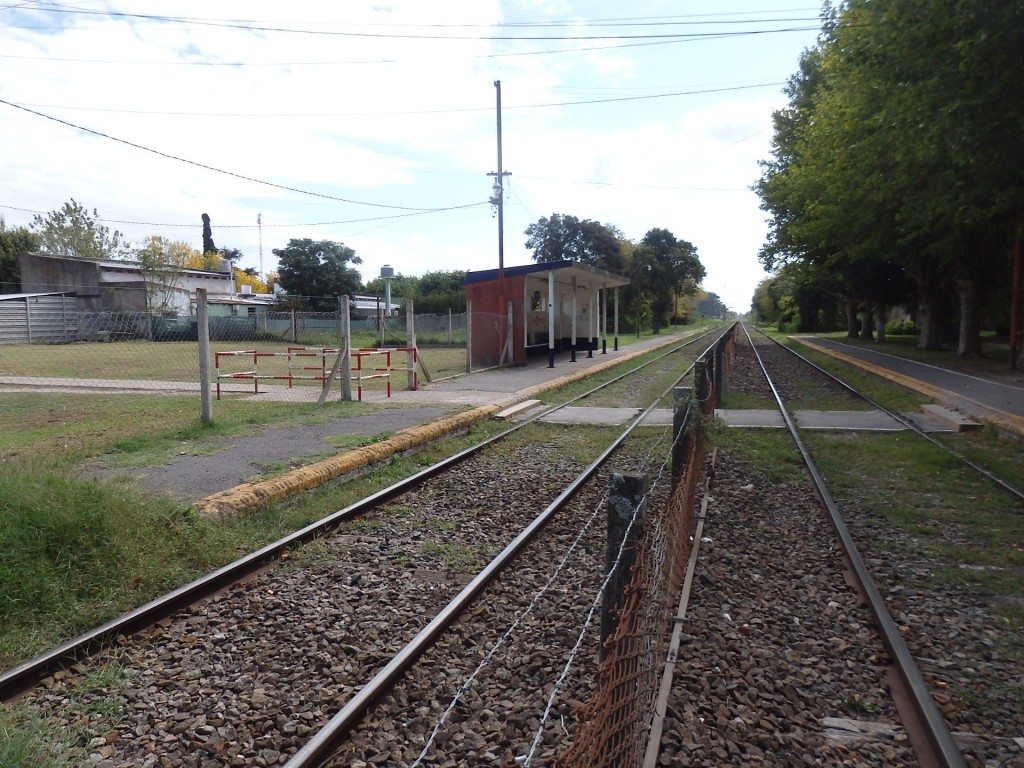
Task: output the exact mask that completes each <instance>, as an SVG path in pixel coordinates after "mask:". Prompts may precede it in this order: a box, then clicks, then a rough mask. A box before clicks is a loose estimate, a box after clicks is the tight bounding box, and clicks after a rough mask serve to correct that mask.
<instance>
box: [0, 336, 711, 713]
mask: <svg viewBox="0 0 1024 768" xmlns="http://www.w3.org/2000/svg"><path fill="white" fill-rule="evenodd" d="M710 333H711V331H709V332H708V333H707V334H702V335H700V336H695V337H693V338H691V339H687V340H686V341H685V342H684V343H683V344H680V345H677V346H674V347H673V348H672V349H670V350H668V351H666V352H664V353H663V354H661V355H658V356H656V357H653V358H652V359H651V360H649V361H646V362H645V363H642V364H641V365H638V366H635V367H633V368H631V369H630V370H629V371H627V372H625V373H623V374H621V375H619V376H616V377H615V378H613V379H611V380H609V381H607V382H604V383H603V384H601V385H598V386H597V387H594V388H593V389H591V390H589V391H587V392H584V393H583V394H581V395H578V396H576V397H573V398H571V399H569V400H568V401H566V402H565V403H561V404H559V405H556V406H553V407H552V408H549V409H546V410H544V411H542V412H540V413H538V414H537V415H536V416H534V417H532V418H531V419H528V420H524V421H523V422H520V423H518V424H516V425H514V426H512V427H510V428H509V429H507V430H504V431H502V432H500V433H498V434H497V435H493V436H491V437H489V438H487V439H486V440H483V441H481V442H479V443H477V444H476V445H473V446H470V447H469V448H466V449H465V450H463V451H460V452H459V453H456V454H454V455H452V456H450V457H448V458H446V459H442V460H441V461H439V462H437V463H435V464H432V465H431V466H429V467H426V468H424V469H422V470H420V471H419V472H416V473H415V474H413V475H410V476H409V477H407V478H405V479H403V480H400V481H398V482H396V483H394V484H393V485H390V486H388V487H387V488H384V489H382V490H380V491H377V492H376V493H373V494H371V495H370V496H367V497H365V498H364V499H361V500H360V501H357V502H355V503H354V504H351V505H349V506H347V507H345V508H344V509H341V510H338V511H336V512H333V513H331V514H330V515H327V516H326V517H324V518H322V519H320V520H317V521H316V522H313V523H311V524H309V525H307V526H305V527H304V528H301V529H299V530H297V531H295V532H293V533H291V534H288V535H287V536H284V537H283V538H281V539H278V540H277V541H275V542H273V543H271V544H268V545H266V546H264V547H262V548H260V549H258V550H256V551H254V552H251V553H249V554H248V555H245V556H243V557H241V558H239V559H237V560H234V561H232V562H230V563H228V564H226V565H224V566H222V567H220V568H218V569H217V570H215V571H212V572H210V573H208V574H206V575H205V576H201V577H200V578H198V579H196V580H194V581H192V582H190V583H188V584H185V585H183V586H181V587H178V588H177V589H175V590H172V591H171V592H168V593H166V594H164V595H161V596H160V597H157V598H155V599H153V600H151V601H149V602H147V603H145V604H143V605H141V606H139V607H137V608H135V609H133V610H131V611H128V612H126V613H124V614H122V615H121V616H118V617H116V618H114V619H112V620H110V621H108V622H106V623H105V624H103V625H101V626H99V627H94V628H93V629H90V630H89V631H87V632H84V633H83V634H81V635H79V636H77V637H75V638H72V639H70V640H68V641H66V642H64V643H61V644H60V645H58V646H56V647H54V648H52V649H50V650H48V651H46V652H44V653H42V654H40V655H38V656H36V657H34V658H32V659H28V660H26V661H24V662H22V663H20V664H17V665H15V666H13V667H11V668H10V669H7V670H4V671H2V672H0V701H8V700H11V699H14V698H16V697H18V696H19V695H21V694H22V693H24V692H25V691H27V690H29V689H30V688H32V687H33V686H35V685H38V684H39V682H41V681H42V680H44V679H45V678H46V677H47V676H49V675H51V674H53V672H55V671H57V670H59V669H62V668H65V667H67V666H69V665H70V664H72V663H74V662H75V661H77V660H79V659H81V658H84V657H86V656H88V655H89V654H90V653H93V652H95V651H96V650H98V649H100V648H102V647H103V646H104V645H105V644H106V643H109V642H110V640H111V639H113V638H115V637H117V636H119V635H132V634H135V633H136V632H139V631H141V630H143V629H146V628H148V627H151V626H153V624H155V623H156V622H158V621H160V620H162V619H165V618H167V617H168V616H170V615H172V614H173V613H175V612H176V611H178V610H181V609H182V608H185V607H187V606H189V605H194V604H195V603H197V602H199V601H201V600H203V599H205V598H207V597H210V596H211V595H214V594H216V593H217V592H219V591H221V590H223V589H225V588H227V587H229V586H231V585H232V584H235V583H237V582H239V581H242V580H243V579H245V578H247V577H249V576H251V575H252V574H254V573H256V572H258V571H259V570H261V569H262V568H265V567H267V566H269V565H270V564H271V563H273V562H274V561H276V560H278V559H280V557H281V555H282V554H283V553H284V552H286V551H288V550H290V549H294V548H295V547H297V546H300V545H302V544H305V543H307V542H309V541H312V540H314V539H316V538H317V537H319V536H322V535H324V534H325V533H327V532H329V531H330V530H332V529H334V528H336V527H337V526H339V525H340V524H341V523H343V522H345V521H347V520H350V519H352V518H354V517H358V516H360V515H363V514H366V513H367V512H369V511H370V510H372V509H373V508H374V507H376V506H378V505H380V504H382V503H384V502H386V501H388V500H390V499H392V498H394V497H395V496H398V495H400V494H402V493H405V492H407V491H409V490H412V489H413V488H415V487H416V486H417V485H419V484H421V483H423V482H424V481H426V480H428V479H430V478H431V477H434V476H436V475H438V474H441V473H442V472H444V471H446V470H447V469H449V468H450V467H452V466H454V465H456V464H458V463H460V462H462V461H464V460H466V459H468V458H469V457H471V456H473V455H474V454H476V453H478V452H480V451H482V450H484V449H485V448H487V447H488V446H490V445H492V444H493V443H496V442H498V441H499V440H502V439H504V438H506V437H508V436H509V435H511V434H512V433H514V432H516V431H517V430H519V429H522V428H524V427H526V426H527V425H528V424H531V423H533V422H534V421H536V420H537V419H539V418H541V417H543V416H545V415H547V414H549V413H551V412H553V411H556V410H558V409H559V408H564V407H566V406H568V405H570V404H572V403H574V402H577V401H578V400H581V399H583V398H585V397H587V396H589V395H591V394H593V393H595V392H597V391H599V390H600V389H602V388H603V387H606V386H609V385H610V384H612V383H614V382H616V381H619V380H620V379H622V378H624V377H625V376H629V375H632V374H633V373H636V372H638V371H641V370H643V369H644V368H645V367H647V366H648V365H652V364H654V363H655V362H657V361H658V360H661V359H663V358H664V357H667V356H668V355H671V354H673V353H675V352H677V351H679V350H680V349H683V348H684V347H686V346H689V345H691V344H694V343H696V342H698V341H700V340H702V339H704V338H706V337H707V336H708V335H709V334H710Z"/></svg>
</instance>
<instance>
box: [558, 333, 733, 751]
mask: <svg viewBox="0 0 1024 768" xmlns="http://www.w3.org/2000/svg"><path fill="white" fill-rule="evenodd" d="M731 350H732V336H731V334H730V336H729V338H728V340H727V341H725V342H724V343H720V344H719V345H717V346H716V349H715V350H714V351H713V352H712V353H710V354H709V355H707V357H706V358H704V359H702V360H700V361H698V362H697V364H696V365H695V367H694V387H693V396H692V397H690V398H687V399H686V400H684V401H681V402H680V403H679V404H677V407H681V408H683V409H685V410H684V414H685V415H684V418H683V426H682V429H681V430H680V431H679V434H678V435H677V436H676V441H675V445H674V446H673V488H672V492H671V494H670V497H669V500H668V503H667V504H666V505H665V506H664V508H662V509H658V510H654V509H650V510H648V511H647V514H646V517H645V518H644V521H643V526H644V530H643V536H642V538H641V541H640V546H639V547H638V549H637V553H636V560H635V564H634V566H633V577H632V580H631V582H630V583H629V585H628V586H627V587H626V589H625V592H624V601H623V603H622V605H621V608H620V610H619V612H618V624H617V627H616V629H615V631H614V633H613V634H612V635H611V637H610V638H609V639H608V640H607V642H606V644H605V651H606V652H607V655H606V656H605V658H604V660H603V661H602V662H601V665H600V667H599V670H598V674H597V678H596V682H595V686H594V691H593V694H592V695H591V698H590V700H589V701H588V702H587V703H586V704H584V705H583V706H582V707H581V708H580V709H579V710H578V711H577V712H576V715H575V717H576V720H577V723H578V725H577V729H576V734H575V738H574V740H573V742H572V744H571V745H570V746H569V747H568V748H567V749H566V750H565V752H564V753H563V754H561V755H560V756H559V758H558V760H557V763H556V764H557V765H558V766H560V768H640V767H641V766H646V765H658V764H660V763H657V762H650V761H648V762H645V758H647V757H649V755H648V749H649V746H648V743H649V740H650V737H651V733H652V724H653V723H654V722H655V718H656V717H657V709H658V707H657V704H658V697H659V691H660V688H661V680H662V676H663V673H664V670H665V667H666V664H667V663H671V661H672V660H671V659H670V658H669V655H668V649H669V638H670V636H671V633H672V626H673V615H674V612H675V609H676V604H677V601H678V597H679V592H680V588H681V586H682V584H683V579H684V575H685V573H686V569H687V563H688V560H689V557H690V552H691V550H692V533H693V530H694V510H695V507H696V497H697V487H698V481H699V480H700V477H701V475H702V474H703V472H704V461H705V456H706V453H707V448H708V439H707V436H706V430H705V429H704V428H703V426H704V424H705V423H706V422H705V420H707V419H710V418H712V417H713V416H714V409H715V405H716V403H717V402H718V400H719V396H720V392H721V390H722V388H723V385H724V380H725V375H726V368H727V366H728V362H729V360H731V359H732V351H731ZM659 732H660V731H659ZM653 754H654V756H655V757H656V755H657V745H654V753H653Z"/></svg>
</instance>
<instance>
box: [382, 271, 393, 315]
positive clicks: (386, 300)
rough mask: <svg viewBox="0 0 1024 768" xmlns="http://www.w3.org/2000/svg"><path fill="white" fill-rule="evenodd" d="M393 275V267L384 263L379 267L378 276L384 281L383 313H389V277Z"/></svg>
mask: <svg viewBox="0 0 1024 768" xmlns="http://www.w3.org/2000/svg"><path fill="white" fill-rule="evenodd" d="M394 276H395V268H394V267H392V266H391V265H390V264H385V265H384V266H383V267H381V268H380V277H381V280H383V281H384V315H385V316H390V315H391V278H393V277H394Z"/></svg>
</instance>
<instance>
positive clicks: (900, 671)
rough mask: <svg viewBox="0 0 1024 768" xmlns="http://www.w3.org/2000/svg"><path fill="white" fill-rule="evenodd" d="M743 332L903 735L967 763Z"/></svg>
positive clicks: (954, 763) (924, 755)
mask: <svg viewBox="0 0 1024 768" xmlns="http://www.w3.org/2000/svg"><path fill="white" fill-rule="evenodd" d="M743 332H744V333H745V334H746V336H747V341H748V342H750V346H751V348H752V349H753V350H754V355H755V356H756V357H757V362H758V364H759V365H760V366H761V370H762V371H763V372H764V376H765V378H766V379H767V381H768V386H769V387H771V390H772V394H773V395H775V401H776V403H777V404H778V406H779V410H780V411H781V412H782V418H783V420H784V421H785V422H786V426H787V428H788V429H789V434H790V436H791V437H792V438H793V441H794V442H795V443H796V446H797V448H798V450H799V451H800V455H801V456H802V457H803V461H804V464H805V465H806V467H807V470H808V472H810V475H811V478H812V480H813V481H814V488H815V492H816V493H817V495H818V498H819V499H820V500H821V502H822V504H823V505H824V506H825V509H826V510H827V512H828V515H829V519H830V521H831V522H832V527H833V529H834V530H835V532H836V535H837V536H838V537H839V540H840V543H841V545H842V547H843V554H844V555H845V556H846V558H847V560H848V561H849V563H850V566H851V568H852V569H853V573H854V577H855V578H856V580H857V586H858V589H859V590H860V592H861V594H862V595H863V596H864V597H865V598H866V599H867V602H868V609H869V610H870V611H871V614H872V616H873V617H874V619H875V623H876V624H877V625H878V628H879V631H880V632H881V635H882V641H883V643H884V644H885V646H886V648H887V649H888V651H889V655H890V656H891V657H892V659H893V665H894V671H895V674H896V675H897V676H898V679H899V682H900V683H901V684H902V686H903V688H904V689H905V692H906V694H907V696H906V697H905V698H903V697H899V696H894V697H893V701H894V704H895V705H896V708H897V711H898V712H899V715H900V719H901V720H902V721H903V725H904V727H905V728H906V731H907V734H908V735H909V736H910V739H911V741H912V742H913V744H914V748H915V751H916V752H917V756H918V759H919V760H920V762H921V765H927V766H933V767H934V768H966V765H967V764H966V763H965V762H964V757H963V754H962V753H961V752H960V748H959V747H958V746H957V744H956V741H955V740H954V739H953V735H952V733H950V730H949V726H948V725H947V724H946V721H945V720H944V719H943V717H942V715H941V714H940V713H939V710H938V708H937V707H936V706H935V700H934V699H933V698H932V695H931V692H930V691H929V690H928V686H927V685H926V684H925V682H924V678H923V677H922V676H921V672H920V670H919V669H918V667H917V662H915V661H914V657H913V656H912V655H911V653H910V650H909V649H908V648H907V645H906V643H905V642H904V641H903V637H902V636H901V635H900V631H899V628H898V627H897V625H896V622H895V621H893V618H892V616H891V615H890V614H889V609H888V607H887V606H886V604H885V600H884V599H882V596H881V594H880V593H879V592H878V588H877V587H876V586H875V582H874V579H873V578H872V576H871V572H870V571H869V570H868V568H867V565H865V563H864V559H863V558H862V557H861V555H860V552H859V551H858V550H857V546H856V544H855V543H854V541H853V536H852V535H851V534H850V530H849V528H848V527H847V525H846V522H845V521H844V520H843V517H842V514H841V513H840V511H839V508H838V507H837V506H836V503H835V501H834V500H833V499H832V495H831V493H829V490H828V487H827V486H826V484H825V480H824V478H823V477H822V476H821V474H820V473H819V472H818V468H817V467H816V466H815V464H814V461H813V460H812V459H811V454H810V452H809V451H808V449H807V446H806V445H805V444H804V442H803V440H802V439H801V438H800V434H799V430H798V429H797V426H796V423H795V422H794V421H793V419H792V417H791V416H790V414H789V411H788V410H787V409H786V405H785V403H783V401H782V396H781V395H780V394H779V391H778V389H777V388H776V387H775V382H773V381H772V378H771V376H770V375H769V374H768V369H767V367H766V366H765V364H764V361H763V360H762V359H761V355H760V353H759V352H758V351H757V346H756V345H755V344H754V343H753V341H752V340H751V338H750V333H749V332H748V331H747V328H746V326H744V328H743Z"/></svg>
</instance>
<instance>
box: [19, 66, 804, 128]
mask: <svg viewBox="0 0 1024 768" xmlns="http://www.w3.org/2000/svg"><path fill="white" fill-rule="evenodd" d="M783 85H785V82H782V81H776V82H770V83H754V84H750V85H733V86H723V87H720V88H704V89H696V90H690V91H672V92H669V93H652V94H643V95H639V96H614V97H608V98H605V99H585V100H581V101H558V102H544V103H538V104H519V105H511V106H505V107H503V108H504V109H506V110H519V109H543V108H548V107H572V106H581V105H586V104H609V103H614V102H620V101H639V100H646V99H667V98H673V97H677V96H700V95H703V94H707V93H728V92H730V91H740V90H746V89H750V88H773V87H780V86H783ZM0 103H4V104H9V103H10V102H5V101H3V100H2V99H0ZM12 106H18V105H12ZM25 107H40V108H42V109H67V110H74V111H77V112H105V113H114V114H125V115H156V116H161V117H228V118H245V119H252V118H291V119H298V118H301V119H309V118H328V117H330V118H335V117H401V116H411V115H448V114H462V113H466V112H489V111H491V108H489V107H456V108H452V109H421V110H404V111H398V112H304V113H289V114H281V113H259V112H168V111H162V110H141V109H104V108H102V107H69V106H65V105H62V104H34V103H25V104H22V105H21V107H20V108H25ZM26 111H32V110H26ZM35 114H40V113H35ZM44 117H46V115H44ZM49 119H51V120H56V119H57V118H52V117H51V118H49ZM58 122H63V121H59V120H58ZM66 124H67V125H71V124H70V123H66ZM75 127H77V126H75ZM81 130H88V129H84V128H83V129H81ZM101 135H102V134H101ZM108 138H109V137H108ZM116 141H120V139H116Z"/></svg>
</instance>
